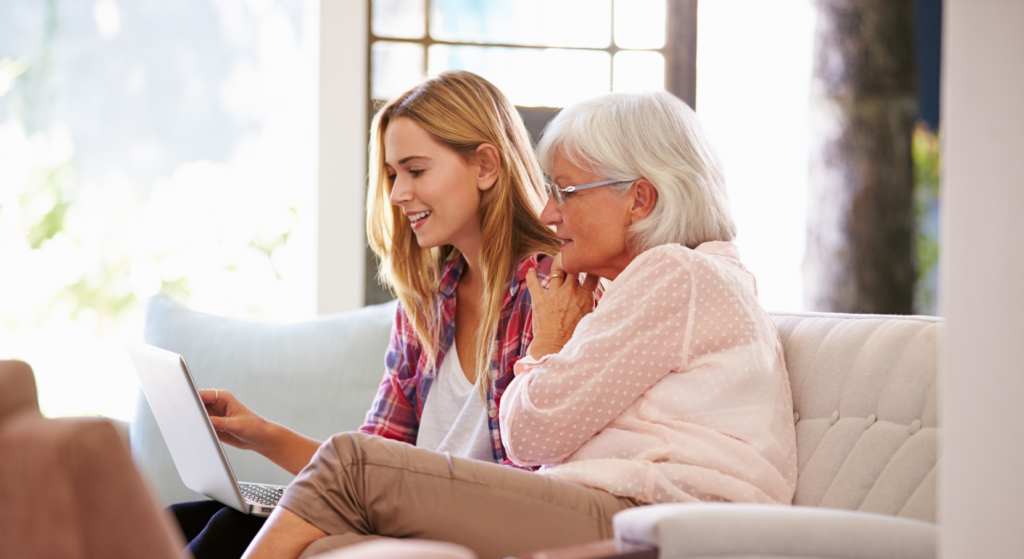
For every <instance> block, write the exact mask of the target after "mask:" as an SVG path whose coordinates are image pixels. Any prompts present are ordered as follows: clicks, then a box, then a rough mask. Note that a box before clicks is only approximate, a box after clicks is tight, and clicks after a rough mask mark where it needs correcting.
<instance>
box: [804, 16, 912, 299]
mask: <svg viewBox="0 0 1024 559" xmlns="http://www.w3.org/2000/svg"><path fill="white" fill-rule="evenodd" d="M816 4H817V8H818V21H817V29H816V33H815V35H816V37H815V53H814V77H813V80H812V85H811V136H810V143H811V154H810V184H809V190H810V201H809V202H810V203H809V206H808V232H807V233H808V234H807V255H806V257H805V260H804V293H805V295H804V297H805V301H806V303H807V305H808V307H809V308H811V309H814V310H820V311H836V312H853V313H891V314H910V313H912V312H913V297H914V281H915V273H914V257H913V231H914V229H913V225H914V213H913V185H914V177H913V162H912V158H911V136H912V134H913V128H914V121H915V120H916V118H917V101H916V91H915V82H916V80H915V68H914V33H913V14H914V11H913V1H912V0H817V2H816Z"/></svg>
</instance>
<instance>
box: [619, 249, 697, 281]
mask: <svg viewBox="0 0 1024 559" xmlns="http://www.w3.org/2000/svg"><path fill="white" fill-rule="evenodd" d="M693 258H694V251H693V250H692V249H689V248H686V247H684V246H682V245H679V244H668V245H659V246H656V247H654V248H650V249H648V250H646V251H644V252H643V253H641V254H640V256H637V257H636V258H634V259H633V261H632V262H630V263H629V266H626V269H625V270H623V271H622V273H621V274H619V277H617V278H615V281H614V282H612V285H615V284H619V285H623V284H630V283H634V282H637V281H643V282H647V281H649V280H650V279H652V278H658V279H661V280H665V279H667V278H669V277H672V276H675V275H680V274H686V273H688V272H689V269H690V267H691V265H692V261H693Z"/></svg>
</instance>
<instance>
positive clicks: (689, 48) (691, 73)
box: [665, 0, 697, 110]
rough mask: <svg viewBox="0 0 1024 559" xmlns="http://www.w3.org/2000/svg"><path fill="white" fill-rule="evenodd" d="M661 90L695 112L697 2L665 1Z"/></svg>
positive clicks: (686, 0)
mask: <svg viewBox="0 0 1024 559" xmlns="http://www.w3.org/2000/svg"><path fill="white" fill-rule="evenodd" d="M667 31H668V33H667V34H666V38H665V40H666V43H668V44H667V45H666V47H668V50H669V53H670V55H669V56H668V57H667V62H668V64H667V67H666V68H665V87H666V89H668V90H669V91H670V92H672V93H673V94H674V95H675V96H676V97H679V98H680V99H682V100H683V101H686V104H687V105H689V106H690V108H691V109H694V110H697V0H669V2H668V30H667Z"/></svg>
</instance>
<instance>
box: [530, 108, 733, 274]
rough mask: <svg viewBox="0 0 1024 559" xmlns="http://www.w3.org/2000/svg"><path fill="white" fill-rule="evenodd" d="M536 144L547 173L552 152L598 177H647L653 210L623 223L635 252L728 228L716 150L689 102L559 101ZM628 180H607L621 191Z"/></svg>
mask: <svg viewBox="0 0 1024 559" xmlns="http://www.w3.org/2000/svg"><path fill="white" fill-rule="evenodd" d="M537 150H538V154H539V156H540V164H541V167H543V168H544V171H545V172H547V173H548V174H550V173H551V167H552V164H553V162H554V158H555V153H556V152H557V153H558V154H560V155H561V156H562V157H565V158H566V159H567V160H569V161H570V162H572V163H573V164H574V165H576V166H577V167H580V168H583V169H587V170H590V171H592V172H593V173H596V174H598V175H601V176H602V177H606V178H608V179H618V180H623V181H636V180H638V179H640V178H645V179H647V180H648V181H649V182H650V183H651V184H652V185H654V188H655V190H657V192H658V198H657V202H656V203H655V206H654V210H653V211H652V212H651V214H650V215H649V216H647V217H646V218H644V219H642V220H640V221H638V222H636V223H634V224H633V226H632V227H631V228H630V235H629V236H630V238H629V239H628V242H629V246H630V248H631V249H632V250H633V251H634V253H635V254H640V253H642V252H644V251H646V250H648V249H650V248H653V247H656V246H659V245H664V244H669V243H679V244H681V245H685V246H688V247H690V248H695V247H696V246H697V245H699V244H701V243H703V242H707V241H731V240H733V238H734V237H735V236H736V225H735V223H734V222H733V220H732V214H731V211H730V209H729V200H728V197H727V195H726V191H725V178H724V176H723V173H722V167H721V164H720V163H719V160H718V156H717V155H716V154H715V152H714V150H713V149H712V147H711V144H709V143H708V141H707V139H706V138H705V137H704V132H703V131H702V130H701V127H700V124H699V123H698V122H697V115H696V114H695V113H694V112H693V109H691V108H690V107H689V106H687V105H686V103H683V102H682V101H681V100H679V99H678V98H677V97H675V96H674V95H672V94H671V93H668V92H665V91H651V92H645V93H610V94H608V95H602V96H601V97H596V98H594V99H589V100H587V101H583V102H580V103H577V104H575V105H572V106H570V107H566V108H565V109H563V110H562V111H561V112H560V113H558V115H557V116H556V117H555V118H554V119H552V120H551V122H550V123H548V125H547V127H546V128H545V129H544V136H543V137H542V138H541V141H540V144H539V145H538V146H537ZM630 186H631V183H624V184H620V185H617V186H616V185H612V188H615V189H616V191H617V192H618V193H619V195H622V194H625V193H626V192H627V191H628V190H629V188H630Z"/></svg>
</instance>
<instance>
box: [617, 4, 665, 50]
mask: <svg viewBox="0 0 1024 559" xmlns="http://www.w3.org/2000/svg"><path fill="white" fill-rule="evenodd" d="M665 11H666V10H665V0H629V1H628V2H627V1H623V0H619V1H618V2H616V3H615V44H616V45H617V46H618V47H619V48H623V49H660V48H661V47H663V46H665Z"/></svg>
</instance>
